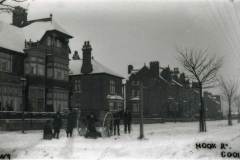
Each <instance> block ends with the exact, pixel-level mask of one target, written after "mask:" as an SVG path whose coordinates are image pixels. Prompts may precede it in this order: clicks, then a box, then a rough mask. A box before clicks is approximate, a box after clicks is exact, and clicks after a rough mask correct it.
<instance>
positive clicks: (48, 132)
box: [43, 121, 52, 139]
mask: <svg viewBox="0 0 240 160" xmlns="http://www.w3.org/2000/svg"><path fill="white" fill-rule="evenodd" d="M43 139H52V126H51V122H49V121H47V122H46V124H45V125H44V128H43Z"/></svg>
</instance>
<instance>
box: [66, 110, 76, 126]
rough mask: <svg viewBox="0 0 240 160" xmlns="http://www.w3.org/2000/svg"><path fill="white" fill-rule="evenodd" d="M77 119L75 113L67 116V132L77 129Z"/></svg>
mask: <svg viewBox="0 0 240 160" xmlns="http://www.w3.org/2000/svg"><path fill="white" fill-rule="evenodd" d="M75 123H76V118H75V116H74V113H73V112H70V113H69V114H68V116H67V130H69V129H73V128H74V127H75Z"/></svg>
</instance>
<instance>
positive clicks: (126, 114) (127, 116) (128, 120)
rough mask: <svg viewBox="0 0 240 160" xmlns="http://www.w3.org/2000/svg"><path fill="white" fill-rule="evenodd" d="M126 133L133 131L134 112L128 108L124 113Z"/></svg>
mask: <svg viewBox="0 0 240 160" xmlns="http://www.w3.org/2000/svg"><path fill="white" fill-rule="evenodd" d="M123 123H124V133H127V131H128V133H131V123H132V114H131V112H129V110H128V109H126V111H125V112H124V114H123Z"/></svg>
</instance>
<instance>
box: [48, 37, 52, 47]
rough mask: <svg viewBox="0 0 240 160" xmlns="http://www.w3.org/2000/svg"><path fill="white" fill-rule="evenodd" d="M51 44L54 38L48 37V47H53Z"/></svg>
mask: <svg viewBox="0 0 240 160" xmlns="http://www.w3.org/2000/svg"><path fill="white" fill-rule="evenodd" d="M51 44H52V38H51V37H47V46H51Z"/></svg>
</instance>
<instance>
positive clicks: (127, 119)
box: [123, 112, 132, 123]
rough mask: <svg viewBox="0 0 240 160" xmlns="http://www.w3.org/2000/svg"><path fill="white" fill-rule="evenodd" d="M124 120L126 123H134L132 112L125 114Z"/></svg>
mask: <svg viewBox="0 0 240 160" xmlns="http://www.w3.org/2000/svg"><path fill="white" fill-rule="evenodd" d="M123 120H124V123H131V121H132V114H131V112H124V114H123Z"/></svg>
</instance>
